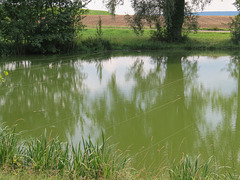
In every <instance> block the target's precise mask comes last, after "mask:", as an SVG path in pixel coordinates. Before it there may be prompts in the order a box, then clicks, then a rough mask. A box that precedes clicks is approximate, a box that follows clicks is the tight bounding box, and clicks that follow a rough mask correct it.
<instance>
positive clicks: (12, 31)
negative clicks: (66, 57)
mask: <svg viewBox="0 0 240 180" xmlns="http://www.w3.org/2000/svg"><path fill="white" fill-rule="evenodd" d="M88 2H89V0H75V1H71V0H0V26H1V30H0V35H1V36H2V38H3V40H4V41H5V42H8V43H12V44H14V46H15V48H16V49H17V53H18V54H22V53H24V52H26V50H29V51H30V52H41V53H46V52H50V53H55V52H58V51H61V50H68V49H69V48H70V47H72V46H73V42H74V37H75V35H76V33H77V31H78V30H81V29H82V28H83V27H84V26H83V24H82V23H81V20H82V18H83V16H82V15H83V14H84V13H85V10H84V9H83V7H85V5H86V4H87V3H88ZM26 48H27V49H26Z"/></svg>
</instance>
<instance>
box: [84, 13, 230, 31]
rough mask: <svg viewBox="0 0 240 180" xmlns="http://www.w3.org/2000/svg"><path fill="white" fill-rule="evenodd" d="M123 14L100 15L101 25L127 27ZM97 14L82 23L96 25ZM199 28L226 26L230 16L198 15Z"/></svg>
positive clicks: (89, 25)
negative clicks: (113, 15)
mask: <svg viewBox="0 0 240 180" xmlns="http://www.w3.org/2000/svg"><path fill="white" fill-rule="evenodd" d="M124 17H125V16H124V15H116V16H115V17H112V16H110V15H101V19H102V26H112V27H127V26H128V25H127V22H126V20H125V18H124ZM98 19H99V16H97V15H88V16H86V17H85V18H84V19H83V23H84V24H85V25H87V26H88V27H96V25H97V24H98ZM198 22H199V26H200V28H228V23H230V22H231V16H200V17H199V18H198Z"/></svg>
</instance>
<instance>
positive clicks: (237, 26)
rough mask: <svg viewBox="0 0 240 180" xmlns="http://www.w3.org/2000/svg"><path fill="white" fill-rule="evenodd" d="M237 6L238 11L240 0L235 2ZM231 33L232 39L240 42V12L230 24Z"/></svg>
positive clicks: (239, 9) (237, 42)
mask: <svg viewBox="0 0 240 180" xmlns="http://www.w3.org/2000/svg"><path fill="white" fill-rule="evenodd" d="M234 5H235V7H236V8H237V10H238V11H240V0H236V1H235V3H234ZM230 29H231V34H232V41H233V42H234V43H235V44H239V43H240V14H238V15H237V16H235V17H234V18H233V19H232V22H231V24H230Z"/></svg>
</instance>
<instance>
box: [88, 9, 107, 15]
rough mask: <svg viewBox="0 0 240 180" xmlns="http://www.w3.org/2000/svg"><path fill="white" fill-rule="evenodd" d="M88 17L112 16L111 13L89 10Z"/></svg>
mask: <svg viewBox="0 0 240 180" xmlns="http://www.w3.org/2000/svg"><path fill="white" fill-rule="evenodd" d="M87 15H111V13H109V12H107V11H99V10H88V13H87Z"/></svg>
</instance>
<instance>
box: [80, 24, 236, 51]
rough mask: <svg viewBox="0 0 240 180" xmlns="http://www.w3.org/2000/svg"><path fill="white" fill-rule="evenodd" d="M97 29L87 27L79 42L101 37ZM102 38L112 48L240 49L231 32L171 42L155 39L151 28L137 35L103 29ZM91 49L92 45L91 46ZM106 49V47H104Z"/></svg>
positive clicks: (193, 36)
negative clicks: (152, 37) (232, 39)
mask: <svg viewBox="0 0 240 180" xmlns="http://www.w3.org/2000/svg"><path fill="white" fill-rule="evenodd" d="M96 32H97V31H96V29H90V28H89V29H85V30H84V31H82V32H81V34H80V35H79V39H78V42H80V41H81V42H83V44H82V45H83V46H84V44H87V43H88V42H90V41H93V39H99V37H98V36H97V33H96ZM102 32H103V34H102V36H101V37H100V39H101V40H104V41H108V42H109V44H110V45H111V50H161V49H193V50H223V49H225V50H229V49H232V50H234V49H239V46H238V45H235V44H233V43H232V41H231V34H230V33H229V32H211V31H209V32H198V33H193V32H191V33H190V34H188V37H187V38H186V39H185V41H183V42H177V43H169V42H164V41H153V40H150V38H151V30H145V32H144V34H143V35H141V36H137V35H136V34H134V32H133V31H132V30H131V29H108V28H107V29H106V28H104V29H102ZM89 48H90V49H91V47H90V46H89ZM103 49H104V48H103Z"/></svg>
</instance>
